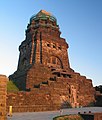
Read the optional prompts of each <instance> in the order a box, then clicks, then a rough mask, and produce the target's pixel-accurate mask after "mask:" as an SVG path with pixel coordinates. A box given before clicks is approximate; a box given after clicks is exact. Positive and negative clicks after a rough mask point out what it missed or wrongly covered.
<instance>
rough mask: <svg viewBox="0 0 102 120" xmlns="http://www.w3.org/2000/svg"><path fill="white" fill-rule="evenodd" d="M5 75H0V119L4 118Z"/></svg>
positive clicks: (4, 119) (3, 119)
mask: <svg viewBox="0 0 102 120" xmlns="http://www.w3.org/2000/svg"><path fill="white" fill-rule="evenodd" d="M6 89H7V77H6V76H5V75H0V120H6V94H7V90H6Z"/></svg>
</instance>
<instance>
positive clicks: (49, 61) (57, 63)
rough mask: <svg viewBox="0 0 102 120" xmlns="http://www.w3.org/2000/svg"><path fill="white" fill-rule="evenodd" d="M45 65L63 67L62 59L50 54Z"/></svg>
mask: <svg viewBox="0 0 102 120" xmlns="http://www.w3.org/2000/svg"><path fill="white" fill-rule="evenodd" d="M47 65H48V66H49V67H50V66H53V67H56V68H63V65H62V61H61V60H60V59H59V58H58V57H56V56H51V57H49V58H48V59H47Z"/></svg>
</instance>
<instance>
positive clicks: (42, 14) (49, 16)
mask: <svg viewBox="0 0 102 120" xmlns="http://www.w3.org/2000/svg"><path fill="white" fill-rule="evenodd" d="M38 19H43V20H47V19H49V20H51V21H55V22H56V21H57V19H56V18H55V17H54V16H53V15H52V14H51V13H49V12H47V11H45V10H40V11H39V12H38V13H37V14H35V15H33V16H32V17H31V18H30V22H31V21H32V20H38Z"/></svg>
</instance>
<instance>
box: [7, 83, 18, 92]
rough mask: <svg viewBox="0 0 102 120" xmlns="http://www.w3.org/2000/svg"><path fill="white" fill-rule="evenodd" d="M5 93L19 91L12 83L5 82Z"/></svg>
mask: <svg viewBox="0 0 102 120" xmlns="http://www.w3.org/2000/svg"><path fill="white" fill-rule="evenodd" d="M7 91H8V92H12V91H13V92H17V91H19V89H18V88H17V86H16V85H15V84H14V83H13V82H12V81H8V82H7Z"/></svg>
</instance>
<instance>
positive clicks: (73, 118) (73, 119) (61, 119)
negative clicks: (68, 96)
mask: <svg viewBox="0 0 102 120" xmlns="http://www.w3.org/2000/svg"><path fill="white" fill-rule="evenodd" d="M53 120H84V119H83V118H82V117H81V116H80V115H62V116H57V117H55V118H53Z"/></svg>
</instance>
